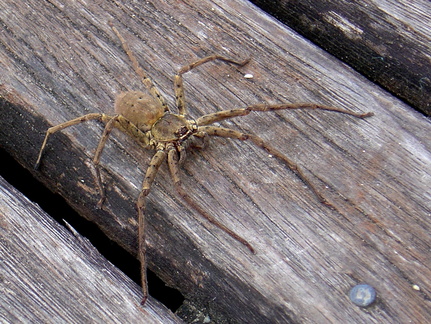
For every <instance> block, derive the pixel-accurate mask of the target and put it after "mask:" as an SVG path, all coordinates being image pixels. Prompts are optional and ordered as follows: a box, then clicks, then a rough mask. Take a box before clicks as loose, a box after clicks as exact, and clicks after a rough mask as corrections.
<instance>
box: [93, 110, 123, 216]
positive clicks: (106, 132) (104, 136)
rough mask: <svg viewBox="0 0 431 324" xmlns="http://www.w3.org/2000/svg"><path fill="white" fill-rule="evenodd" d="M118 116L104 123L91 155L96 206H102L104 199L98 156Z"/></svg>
mask: <svg viewBox="0 0 431 324" xmlns="http://www.w3.org/2000/svg"><path fill="white" fill-rule="evenodd" d="M119 117H120V116H119V115H116V116H114V117H112V118H111V120H110V121H108V122H107V123H106V125H105V129H104V130H103V133H102V136H101V137H100V141H99V144H98V145H97V149H96V152H95V153H94V157H93V164H94V169H95V171H96V176H95V179H96V184H97V187H98V188H99V193H100V200H99V202H98V203H97V207H98V208H102V205H103V203H104V202H105V199H106V193H105V188H104V187H103V183H102V178H101V176H100V167H99V163H100V156H101V155H102V152H103V149H104V148H105V145H106V141H107V140H108V138H109V135H110V134H111V131H112V129H113V128H114V127H116V123H118V118H119Z"/></svg>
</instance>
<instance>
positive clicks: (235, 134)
mask: <svg viewBox="0 0 431 324" xmlns="http://www.w3.org/2000/svg"><path fill="white" fill-rule="evenodd" d="M199 131H203V132H205V133H207V134H208V135H209V136H220V137H227V138H234V139H238V140H241V141H246V140H249V141H251V142H252V143H254V144H255V145H257V146H258V147H260V148H261V149H263V150H265V151H266V152H268V153H269V154H271V155H272V156H275V157H276V158H278V159H280V160H281V161H283V162H284V163H285V164H286V165H287V167H288V168H289V169H290V170H292V172H294V173H295V174H296V175H297V176H298V177H299V178H300V179H301V181H302V182H304V183H305V185H307V187H308V188H310V189H311V191H312V192H313V193H314V195H315V196H316V197H317V198H318V199H319V200H320V202H321V203H323V204H325V205H327V206H330V207H332V205H331V204H330V203H329V202H328V201H327V200H326V199H325V198H324V197H323V196H322V194H321V193H320V192H319V191H318V190H317V189H316V187H315V186H314V185H313V184H312V183H311V182H310V181H309V180H308V179H307V177H306V176H305V174H304V172H303V171H302V170H301V169H300V168H299V167H298V165H296V164H295V163H294V162H293V161H291V160H290V159H289V158H288V157H286V156H285V155H284V154H283V153H281V152H280V151H278V150H277V149H275V148H274V147H272V146H271V145H269V144H268V143H266V142H265V141H264V140H263V139H261V138H260V137H258V136H255V135H252V134H247V133H242V132H239V131H236V130H233V129H229V128H224V127H218V126H202V127H199Z"/></svg>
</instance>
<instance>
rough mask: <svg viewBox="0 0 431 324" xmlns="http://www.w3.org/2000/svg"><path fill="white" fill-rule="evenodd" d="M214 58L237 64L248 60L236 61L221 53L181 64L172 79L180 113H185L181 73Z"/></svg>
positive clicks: (244, 63) (239, 64)
mask: <svg viewBox="0 0 431 324" xmlns="http://www.w3.org/2000/svg"><path fill="white" fill-rule="evenodd" d="M215 60H219V61H223V62H226V63H231V64H235V65H238V66H244V65H246V64H247V63H248V62H249V61H250V59H247V60H244V61H242V62H238V61H235V60H232V59H229V58H227V57H224V56H221V55H210V56H207V57H204V58H201V59H200V60H197V61H195V62H193V63H190V64H188V65H185V66H183V67H182V68H181V69H180V70H179V71H178V73H177V75H175V81H174V89H175V101H176V105H177V108H178V112H179V114H180V115H185V114H186V105H185V100H184V87H183V74H184V73H187V72H189V71H190V70H192V69H194V68H196V67H198V66H199V65H202V64H205V63H207V62H211V61H215Z"/></svg>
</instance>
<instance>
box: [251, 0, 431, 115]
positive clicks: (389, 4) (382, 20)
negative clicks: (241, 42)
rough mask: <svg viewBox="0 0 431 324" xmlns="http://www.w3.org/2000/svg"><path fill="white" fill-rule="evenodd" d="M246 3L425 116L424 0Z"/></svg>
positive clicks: (430, 41) (430, 78)
mask: <svg viewBox="0 0 431 324" xmlns="http://www.w3.org/2000/svg"><path fill="white" fill-rule="evenodd" d="M251 2H253V3H255V4H256V5H259V6H261V7H262V8H263V9H264V10H266V11H268V12H269V13H271V14H272V15H274V16H275V17H277V18H278V19H279V20H280V21H283V22H284V23H285V24H287V25H288V26H290V27H291V28H293V29H294V30H296V31H297V32H299V33H300V34H301V35H303V36H304V37H306V38H307V39H309V40H311V41H312V42H314V43H316V44H318V45H319V46H321V47H322V48H324V49H325V50H327V51H328V52H330V53H332V54H333V55H335V56H336V57H338V58H339V59H341V60H342V61H343V62H346V63H347V64H349V65H350V66H352V67H354V68H355V69H356V70H357V71H359V72H360V73H362V74H363V75H366V76H367V77H368V78H370V80H372V81H373V82H375V83H377V84H380V85H382V86H383V87H384V88H386V89H388V90H389V91H391V92H392V93H393V94H394V95H395V96H398V97H400V98H402V99H403V100H405V101H406V102H408V103H409V104H410V105H412V106H413V107H414V108H415V109H418V110H420V111H422V112H423V113H425V114H426V115H428V116H430V115H431V64H430V62H431V28H429V26H431V2H430V1H429V0H416V1H393V0H364V1H353V2H352V1H343V0H333V1H325V0H317V1H316V0H304V1H289V0H273V1H266V0H251Z"/></svg>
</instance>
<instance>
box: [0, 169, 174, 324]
mask: <svg viewBox="0 0 431 324" xmlns="http://www.w3.org/2000/svg"><path fill="white" fill-rule="evenodd" d="M0 261H1V263H0V265H1V266H0V278H1V283H0V291H1V294H0V322H2V323H90V322H91V323H163V324H165V323H182V321H181V320H180V319H178V318H177V317H176V316H174V315H173V314H172V313H171V312H170V311H169V310H167V309H166V308H165V307H164V306H163V305H161V304H160V303H158V302H157V301H155V300H153V299H151V300H149V302H148V307H145V308H142V307H141V306H140V304H139V296H140V289H139V287H138V286H137V285H136V284H135V283H134V282H133V281H131V280H130V279H129V278H128V277H126V276H125V275H124V274H123V273H122V272H121V271H119V270H118V269H117V268H115V267H114V266H113V265H112V264H111V263H109V262H108V261H107V260H106V259H104V258H103V257H102V256H101V255H100V254H99V252H98V251H97V250H96V249H95V248H94V247H93V246H92V245H91V244H90V243H89V242H88V240H86V239H85V238H83V237H82V236H80V235H79V234H78V233H75V236H74V235H73V234H72V233H71V232H69V231H67V230H66V229H65V228H64V227H63V226H60V225H59V224H58V223H56V222H55V221H54V220H53V219H52V218H50V217H49V215H47V214H45V213H44V211H43V210H41V209H40V208H39V207H38V206H36V205H34V204H33V203H31V202H30V201H29V200H28V199H27V198H25V197H24V196H23V195H22V194H21V193H20V192H19V191H17V190H16V189H14V188H13V187H12V186H10V185H9V184H8V183H7V182H6V181H5V180H4V179H3V178H1V177H0Z"/></svg>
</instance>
